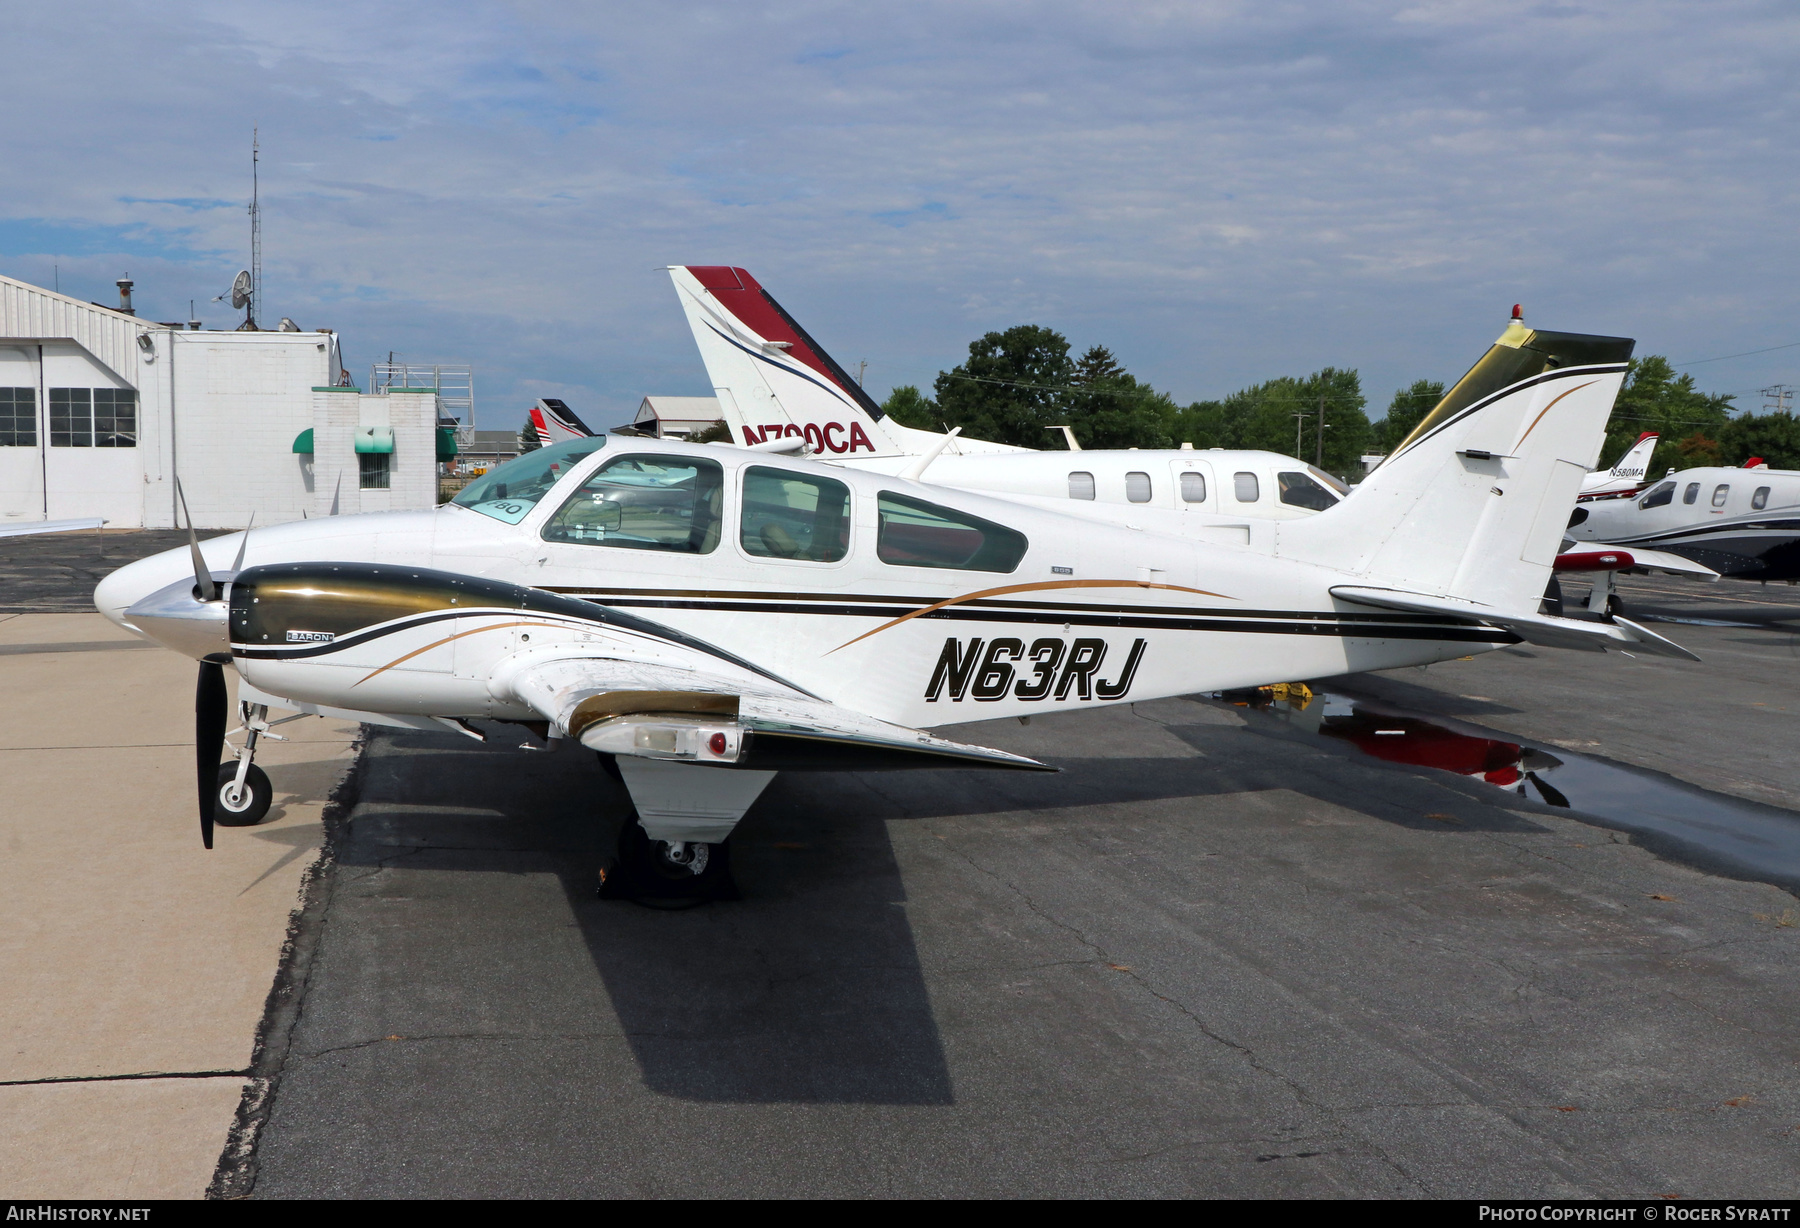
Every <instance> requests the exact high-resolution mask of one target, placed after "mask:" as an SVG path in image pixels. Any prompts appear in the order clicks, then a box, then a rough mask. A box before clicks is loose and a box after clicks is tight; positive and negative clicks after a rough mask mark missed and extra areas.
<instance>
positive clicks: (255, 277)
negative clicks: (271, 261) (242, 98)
mask: <svg viewBox="0 0 1800 1228" xmlns="http://www.w3.org/2000/svg"><path fill="white" fill-rule="evenodd" d="M259 137H260V133H259V131H258V129H256V128H252V129H250V293H251V300H250V302H251V307H250V312H249V314H248V315H247V317H246V318H247V319H249V321H250V327H252V328H255V327H256V315H255V311H256V307H257V305H259V304H261V302H262V205H261V200H260V197H261V184H260V183H259V182H258V163H259V162H260V160H261V157H262V146H261V143H260V140H259Z"/></svg>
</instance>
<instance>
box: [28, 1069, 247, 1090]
mask: <svg viewBox="0 0 1800 1228" xmlns="http://www.w3.org/2000/svg"><path fill="white" fill-rule="evenodd" d="M250 1075H251V1071H250V1070H249V1069H247V1068H246V1069H244V1070H141V1071H133V1072H132V1073H130V1074H107V1075H50V1076H47V1077H46V1078H42V1079H0V1087H44V1086H48V1085H51V1084H56V1083H139V1082H144V1081H146V1080H150V1079H247V1078H249V1077H250Z"/></svg>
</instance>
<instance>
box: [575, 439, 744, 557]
mask: <svg viewBox="0 0 1800 1228" xmlns="http://www.w3.org/2000/svg"><path fill="white" fill-rule="evenodd" d="M724 485H725V476H724V471H723V470H722V469H720V467H719V466H718V464H717V463H716V462H714V461H709V460H694V459H691V458H689V457H685V456H621V457H619V459H617V460H615V461H610V462H608V463H607V464H605V465H603V466H601V467H600V469H599V471H598V472H596V473H595V474H594V476H593V477H591V478H589V479H588V480H587V481H585V482H583V483H582V484H581V489H580V490H578V491H576V492H575V494H574V495H573V496H571V497H570V499H569V501H568V502H567V503H565V504H563V505H562V510H561V511H559V512H557V513H556V515H554V516H552V517H551V518H550V519H549V521H547V522H546V523H545V525H544V540H545V541H552V542H580V543H582V544H583V545H588V546H621V547H623V548H625V549H627V550H671V551H674V552H676V553H678V554H710V553H711V552H712V550H713V547H715V546H717V545H718V544H719V513H720V509H721V505H722V502H723V493H722V492H723V489H724Z"/></svg>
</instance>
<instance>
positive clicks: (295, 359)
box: [0, 277, 454, 529]
mask: <svg viewBox="0 0 1800 1228" xmlns="http://www.w3.org/2000/svg"><path fill="white" fill-rule="evenodd" d="M119 289H120V305H119V307H118V308H116V309H115V308H109V307H102V306H100V305H98V304H94V303H84V302H82V301H80V300H78V299H73V298H70V297H68V296H67V295H62V294H57V293H54V292H52V291H50V290H45V289H43V288H42V287H40V286H33V285H29V284H27V283H25V282H22V281H15V280H13V279H12V278H9V277H0V528H5V527H7V526H10V525H22V524H27V523H30V522H33V521H44V520H68V519H76V518H82V517H95V516H98V517H102V518H104V519H105V520H106V521H107V524H108V526H109V527H113V528H140V527H141V528H172V527H176V526H177V525H179V524H180V523H181V522H180V521H179V520H178V519H177V513H176V500H175V479H176V478H180V480H181V486H182V489H183V491H184V492H185V493H186V495H187V503H188V507H189V509H190V510H191V511H192V513H193V517H194V522H195V524H196V525H197V526H198V527H200V528H204V529H241V528H243V527H244V526H245V525H246V524H247V523H248V522H249V519H250V514H251V512H252V510H254V511H255V513H256V522H257V523H258V524H275V523H280V522H282V521H287V520H299V519H300V518H301V517H302V516H303V515H306V516H326V515H331V514H333V513H334V512H338V513H345V514H348V513H351V512H358V511H366V512H372V511H388V510H396V509H407V508H429V507H432V506H434V505H435V504H436V503H437V462H438V461H439V459H441V458H440V449H442V450H443V451H445V452H447V453H448V454H449V455H454V442H453V433H452V432H449V431H440V429H439V425H438V421H439V417H440V412H441V408H440V402H439V397H438V394H437V392H436V390H435V389H433V388H423V389H406V388H390V389H384V390H382V391H381V392H379V393H365V392H361V391H359V390H358V389H356V388H352V387H345V386H342V384H347V383H348V382H349V381H348V377H347V373H346V372H344V370H343V359H342V353H341V351H340V350H339V346H338V337H337V334H336V333H334V332H332V331H331V330H329V329H320V330H318V331H317V332H310V333H308V332H299V331H285V332H277V331H262V332H250V331H243V332H215V331H199V330H198V327H197V325H190V326H189V327H188V328H183V327H181V326H180V325H179V324H158V323H154V322H152V321H148V320H140V319H138V318H137V317H136V316H135V315H133V314H132V312H131V297H130V296H131V282H129V281H121V282H120V283H119ZM284 325H285V327H287V328H289V329H292V327H293V326H292V325H291V324H288V323H286V322H285V321H284Z"/></svg>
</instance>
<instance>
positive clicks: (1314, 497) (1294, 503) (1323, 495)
mask: <svg viewBox="0 0 1800 1228" xmlns="http://www.w3.org/2000/svg"><path fill="white" fill-rule="evenodd" d="M1275 483H1276V485H1277V486H1279V487H1280V488H1281V501H1282V502H1283V503H1285V504H1287V505H1288V506H1289V507H1305V508H1311V509H1312V510H1313V511H1315V512H1322V511H1325V510H1326V509H1327V508H1333V507H1336V506H1337V502H1338V500H1337V496H1336V495H1334V494H1332V493H1331V492H1330V491H1329V490H1326V489H1325V488H1324V487H1323V486H1321V485H1319V483H1318V482H1316V481H1314V480H1313V478H1312V477H1310V476H1309V475H1307V474H1304V473H1291V472H1290V473H1277V474H1276V475H1275Z"/></svg>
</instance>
